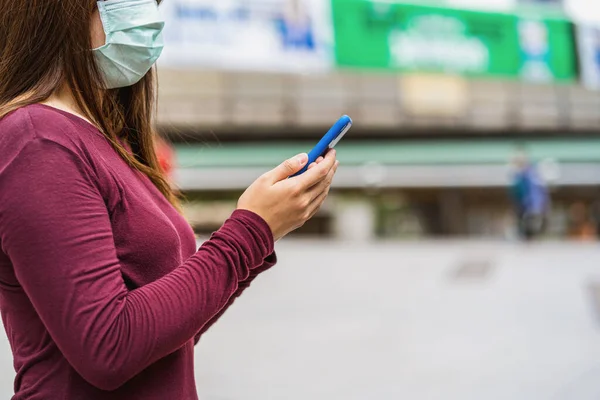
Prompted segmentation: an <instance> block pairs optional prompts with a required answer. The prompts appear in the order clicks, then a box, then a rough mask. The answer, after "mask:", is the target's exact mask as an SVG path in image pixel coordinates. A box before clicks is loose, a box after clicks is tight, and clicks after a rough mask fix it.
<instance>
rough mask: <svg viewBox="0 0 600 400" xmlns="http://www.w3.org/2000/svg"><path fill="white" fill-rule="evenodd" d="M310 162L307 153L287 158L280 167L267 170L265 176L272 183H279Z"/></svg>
mask: <svg viewBox="0 0 600 400" xmlns="http://www.w3.org/2000/svg"><path fill="white" fill-rule="evenodd" d="M307 162H308V155H307V154H306V153H302V154H298V155H297V156H295V157H292V158H290V159H287V160H285V161H284V162H283V163H281V164H280V165H279V166H278V167H276V168H274V169H272V170H271V171H269V172H267V173H266V174H265V175H264V177H265V178H266V179H267V180H268V181H269V182H270V183H271V184H274V183H277V182H280V181H282V180H284V179H287V178H288V177H289V176H291V175H294V174H295V173H296V172H298V171H300V170H301V169H302V168H303V167H304V166H305V165H306V163H307Z"/></svg>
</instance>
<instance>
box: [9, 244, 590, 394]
mask: <svg viewBox="0 0 600 400" xmlns="http://www.w3.org/2000/svg"><path fill="white" fill-rule="evenodd" d="M279 255H280V264H279V265H278V266H277V267H276V269H274V270H272V271H269V272H267V273H266V274H265V275H263V276H262V277H260V278H259V279H258V280H257V281H256V282H255V284H254V285H253V286H252V287H251V288H250V289H249V290H248V292H247V293H246V294H245V295H244V296H243V297H242V298H241V299H239V301H238V302H237V303H236V304H235V305H234V306H233V307H232V308H231V309H230V310H229V312H228V313H227V314H226V315H225V316H224V317H223V318H222V319H221V321H219V323H218V324H217V325H215V326H214V327H213V329H212V330H211V331H210V332H208V333H207V334H206V335H205V336H204V337H203V339H202V340H201V342H200V345H199V347H198V350H197V355H196V367H197V371H196V377H197V382H198V390H199V393H200V398H201V399H202V400H259V399H260V400H279V399H283V400H300V399H302V400H306V399H327V400H358V399H360V400H363V399H364V400H366V399H368V400H371V399H410V400H437V399H440V400H455V399H456V400H521V399H522V400H538V399H539V400H567V399H569V400H588V399H599V398H600V319H599V318H598V316H597V314H596V313H597V311H598V310H597V309H596V307H600V245H595V244H588V245H578V244H565V243H545V244H538V245H533V246H524V245H517V244H503V243H466V242H462V243H459V242H456V243H448V242H444V243H433V242H427V243H404V244H397V243H377V244H366V243H363V244H351V243H336V242H316V241H290V242H285V243H282V244H281V245H280V246H279ZM595 284H598V288H599V289H598V294H597V296H598V297H597V298H596V297H594V295H595V292H594V288H595V287H594V285H595ZM1 337H2V339H0V398H2V399H5V398H9V397H10V394H11V393H12V392H11V388H12V365H11V357H10V352H9V349H8V346H7V345H6V342H5V339H4V335H1Z"/></svg>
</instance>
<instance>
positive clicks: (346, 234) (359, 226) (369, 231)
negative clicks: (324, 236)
mask: <svg viewBox="0 0 600 400" xmlns="http://www.w3.org/2000/svg"><path fill="white" fill-rule="evenodd" d="M375 228H376V213H375V207H374V205H373V204H372V203H371V202H369V201H368V200H367V199H365V200H361V199H354V200H341V199H340V200H338V201H336V202H335V207H333V232H334V235H335V238H336V239H341V240H352V241H368V240H372V239H374V238H375Z"/></svg>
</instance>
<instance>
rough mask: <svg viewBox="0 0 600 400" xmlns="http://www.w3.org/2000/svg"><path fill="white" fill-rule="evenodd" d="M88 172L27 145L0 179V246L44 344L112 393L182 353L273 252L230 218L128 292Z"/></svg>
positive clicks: (255, 232)
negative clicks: (187, 254) (46, 337)
mask: <svg viewBox="0 0 600 400" xmlns="http://www.w3.org/2000/svg"><path fill="white" fill-rule="evenodd" d="M95 182H96V181H95V176H94V172H93V171H91V169H90V168H89V167H88V166H87V164H85V162H83V160H81V159H80V158H79V157H78V156H77V155H76V154H74V153H73V152H71V151H70V150H68V149H66V148H64V147H62V146H61V145H59V144H57V143H55V142H52V141H49V140H45V139H33V141H31V142H29V143H28V144H27V145H26V147H25V148H23V149H22V150H21V152H20V153H19V155H18V156H17V157H16V158H15V159H14V160H13V161H12V162H11V163H10V164H9V165H8V167H7V168H6V170H4V171H3V172H2V174H1V180H0V244H1V247H2V250H3V251H4V252H5V253H6V254H7V255H8V257H9V258H10V260H11V262H12V264H13V266H14V270H15V273H16V276H17V278H18V280H19V282H20V284H21V285H22V287H23V289H24V290H25V292H26V294H27V296H28V297H29V299H30V300H31V303H32V304H33V306H34V307H35V310H36V311H37V313H38V315H39V316H40V318H41V319H42V321H43V323H44V325H45V326H46V328H47V329H48V331H49V333H50V335H51V337H52V338H53V340H54V341H55V342H56V344H57V346H58V347H59V349H60V350H61V352H62V353H63V354H64V356H65V357H66V359H67V360H68V361H69V363H70V364H71V365H72V366H73V367H74V368H75V370H76V371H77V372H78V373H79V374H80V375H81V376H82V377H83V378H84V379H86V380H87V381H88V382H90V383H91V384H93V385H95V386H97V387H98V388H100V389H104V390H114V389H116V388H118V387H119V386H121V385H123V384H124V383H125V382H127V381H128V380H129V379H131V378H132V377H134V376H135V375H137V374H138V373H139V372H141V371H142V370H144V369H145V368H146V367H148V366H149V365H151V364H152V363H154V362H156V361H157V360H159V359H161V358H163V357H165V356H167V355H168V354H170V353H172V352H173V351H176V350H177V349H179V348H181V346H183V345H184V344H185V343H186V342H187V341H189V340H191V339H192V338H194V336H195V335H196V334H197V333H198V332H199V331H200V330H201V329H202V328H203V327H204V326H206V324H207V323H208V322H209V321H211V320H212V319H213V317H214V316H216V315H217V314H219V312H221V311H222V310H223V308H224V307H225V306H226V305H227V304H228V303H229V301H230V298H231V296H232V295H234V294H235V293H236V291H238V288H239V282H243V281H246V280H247V279H248V278H249V277H250V275H251V272H252V270H253V269H255V268H257V267H259V266H261V265H262V264H263V262H264V260H265V258H266V257H267V256H268V255H269V254H272V253H273V237H272V234H271V232H270V229H269V227H268V225H267V224H266V223H265V222H264V221H263V220H262V219H260V218H259V217H258V216H256V215H255V214H252V213H250V212H244V211H236V212H235V213H234V214H233V215H232V217H231V218H230V219H229V220H228V221H227V222H225V224H224V225H223V227H222V228H221V229H220V230H219V231H218V232H217V233H215V234H214V235H213V237H212V238H211V239H210V240H209V241H208V242H206V243H205V244H204V245H203V246H202V247H201V248H200V250H199V251H198V252H197V253H196V254H195V255H194V256H192V257H191V258H190V259H189V260H188V261H186V262H185V263H184V264H183V265H181V266H180V267H179V268H177V269H176V270H174V271H173V272H171V273H170V274H168V275H166V276H164V277H163V278H161V279H159V280H157V281H155V282H153V283H151V284H149V285H146V286H143V287H141V288H139V289H137V290H134V291H128V289H127V287H126V286H125V283H124V281H123V278H122V275H121V267H120V265H119V260H118V258H117V254H116V249H115V245H114V241H113V236H112V229H111V223H110V216H109V214H108V211H107V207H106V205H105V203H104V200H103V198H102V196H101V194H100V193H99V191H98V188H97V186H96V183H95Z"/></svg>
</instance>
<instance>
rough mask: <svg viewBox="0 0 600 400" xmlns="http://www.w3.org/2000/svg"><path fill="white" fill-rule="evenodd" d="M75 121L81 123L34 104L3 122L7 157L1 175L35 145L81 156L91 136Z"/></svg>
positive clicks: (1, 142) (0, 136) (0, 148)
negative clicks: (60, 148)
mask: <svg viewBox="0 0 600 400" xmlns="http://www.w3.org/2000/svg"><path fill="white" fill-rule="evenodd" d="M75 118H78V119H80V118H79V117H77V116H75V115H70V114H68V113H67V112H65V111H61V110H58V109H55V108H52V107H49V106H45V105H42V104H32V105H29V106H25V107H22V108H19V109H17V110H15V111H13V112H11V113H9V114H8V115H6V116H5V117H4V118H2V119H0V154H2V155H3V156H4V157H2V160H1V161H0V171H2V169H3V168H4V167H6V166H7V165H8V164H9V163H10V162H11V161H12V160H13V159H14V158H16V157H17V156H18V154H19V153H21V151H22V150H23V149H24V148H25V147H27V146H28V145H29V144H31V143H34V142H45V143H48V144H50V146H49V147H57V148H58V147H62V148H63V149H66V150H68V151H70V152H72V153H74V154H78V155H81V154H82V152H81V150H82V148H83V147H84V142H85V137H86V136H88V135H90V132H85V129H84V128H85V126H80V125H79V124H78V123H77V120H75ZM81 122H85V121H83V120H81ZM90 126H91V125H90ZM88 130H89V129H88Z"/></svg>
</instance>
